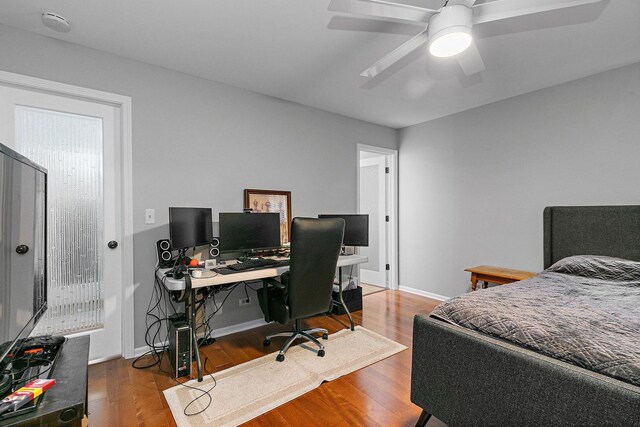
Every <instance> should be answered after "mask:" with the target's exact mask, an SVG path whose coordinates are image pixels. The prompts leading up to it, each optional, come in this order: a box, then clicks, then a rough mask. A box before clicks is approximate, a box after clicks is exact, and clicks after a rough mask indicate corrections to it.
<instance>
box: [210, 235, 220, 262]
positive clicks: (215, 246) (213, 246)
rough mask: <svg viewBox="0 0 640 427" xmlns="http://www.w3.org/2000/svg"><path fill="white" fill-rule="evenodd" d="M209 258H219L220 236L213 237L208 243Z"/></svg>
mask: <svg viewBox="0 0 640 427" xmlns="http://www.w3.org/2000/svg"><path fill="white" fill-rule="evenodd" d="M209 259H215V260H216V261H218V260H219V259H220V238H219V237H214V238H213V239H212V240H211V243H209Z"/></svg>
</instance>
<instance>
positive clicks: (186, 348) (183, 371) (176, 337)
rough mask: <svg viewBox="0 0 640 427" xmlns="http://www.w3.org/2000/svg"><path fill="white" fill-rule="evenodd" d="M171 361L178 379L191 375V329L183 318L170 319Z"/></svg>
mask: <svg viewBox="0 0 640 427" xmlns="http://www.w3.org/2000/svg"><path fill="white" fill-rule="evenodd" d="M169 360H170V361H171V367H172V369H173V373H174V375H175V377H176V378H180V377H184V376H188V375H191V327H190V326H189V324H188V323H187V322H186V321H185V320H184V319H183V318H174V319H169Z"/></svg>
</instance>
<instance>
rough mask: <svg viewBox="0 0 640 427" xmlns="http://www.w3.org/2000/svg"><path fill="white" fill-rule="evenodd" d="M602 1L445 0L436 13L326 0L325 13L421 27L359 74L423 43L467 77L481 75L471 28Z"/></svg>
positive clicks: (362, 0) (371, 72)
mask: <svg viewBox="0 0 640 427" xmlns="http://www.w3.org/2000/svg"><path fill="white" fill-rule="evenodd" d="M600 1H602V0H493V1H492V0H445V1H444V6H442V7H441V8H440V9H439V10H434V9H426V8H422V7H417V6H410V5H406V4H400V3H392V2H387V1H382V0H331V3H330V4H329V11H331V12H338V13H346V14H356V15H364V16H370V17H375V18H383V19H390V20H394V21H404V22H407V21H409V22H411V23H421V24H424V25H425V28H424V30H423V31H422V32H420V33H419V34H418V35H416V36H414V37H413V38H412V39H410V40H409V41H407V42H406V43H404V44H402V45H400V46H399V47H398V48H396V49H395V50H393V51H391V52H390V53H388V54H387V55H386V56H385V57H384V58H382V59H381V60H379V61H378V62H376V63H375V64H373V65H372V66H371V67H369V68H367V69H366V70H364V71H363V72H362V73H361V74H360V75H361V76H363V77H370V78H373V77H375V76H377V75H378V74H380V73H382V72H383V71H384V70H386V69H387V68H389V67H391V66H392V65H393V64H395V63H396V62H398V61H399V60H401V59H402V58H404V57H405V56H406V55H408V54H410V53H411V52H413V51H414V50H416V49H417V48H419V47H420V46H422V45H424V44H427V45H428V49H429V52H430V53H431V55H433V56H436V57H453V56H455V57H456V59H457V60H458V63H459V64H460V67H461V68H462V71H463V72H464V73H465V74H466V75H473V74H476V73H479V72H482V71H484V69H485V65H484V62H483V61H482V57H481V56H480V52H479V51H478V49H477V47H476V45H475V43H474V41H473V36H472V28H473V27H474V26H476V25H481V24H485V23H487V22H493V21H499V20H502V19H508V18H514V17H517V16H523V15H531V14H535V13H540V12H548V11H552V10H556V9H564V8H569V7H574V6H580V5H584V4H589V3H598V2H600Z"/></svg>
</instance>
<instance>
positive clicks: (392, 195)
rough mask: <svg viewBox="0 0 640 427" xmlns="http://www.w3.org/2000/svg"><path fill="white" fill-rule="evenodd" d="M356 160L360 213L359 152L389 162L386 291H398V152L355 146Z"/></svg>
mask: <svg viewBox="0 0 640 427" xmlns="http://www.w3.org/2000/svg"><path fill="white" fill-rule="evenodd" d="M356 150H357V152H356V158H357V160H358V161H357V166H356V169H357V178H356V194H357V208H358V212H360V152H361V151H367V152H370V153H378V154H384V155H385V156H387V159H388V160H389V164H388V166H389V174H388V181H387V183H388V185H387V190H388V191H387V193H388V194H387V209H388V211H387V213H386V215H389V217H390V218H389V228H388V233H387V246H388V263H389V264H390V270H389V286H388V289H392V290H397V289H398V266H399V262H398V261H399V260H398V150H392V149H389V148H382V147H375V146H373V145H366V144H360V143H358V144H356Z"/></svg>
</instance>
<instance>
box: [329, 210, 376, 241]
mask: <svg viewBox="0 0 640 427" xmlns="http://www.w3.org/2000/svg"><path fill="white" fill-rule="evenodd" d="M318 218H342V219H344V237H343V238H342V245H343V246H369V215H368V214H322V215H318Z"/></svg>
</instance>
